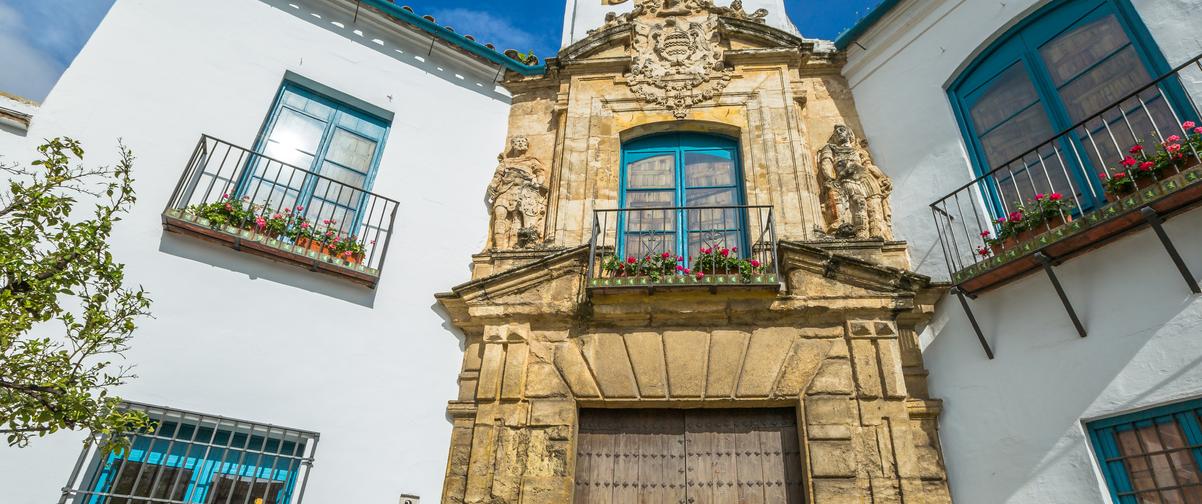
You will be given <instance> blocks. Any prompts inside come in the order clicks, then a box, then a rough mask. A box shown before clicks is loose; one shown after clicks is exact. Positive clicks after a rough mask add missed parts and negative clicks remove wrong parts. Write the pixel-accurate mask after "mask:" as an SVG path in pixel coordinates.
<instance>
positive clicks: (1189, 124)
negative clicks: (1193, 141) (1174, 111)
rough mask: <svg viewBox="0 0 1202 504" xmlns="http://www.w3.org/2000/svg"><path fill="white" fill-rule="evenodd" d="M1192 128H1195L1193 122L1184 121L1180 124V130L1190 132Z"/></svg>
mask: <svg viewBox="0 0 1202 504" xmlns="http://www.w3.org/2000/svg"><path fill="white" fill-rule="evenodd" d="M1194 126H1197V125H1196V124H1194V122H1193V121H1185V122H1183V123H1181V129H1187V130H1191V129H1194Z"/></svg>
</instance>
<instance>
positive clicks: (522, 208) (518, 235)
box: [487, 136, 547, 250]
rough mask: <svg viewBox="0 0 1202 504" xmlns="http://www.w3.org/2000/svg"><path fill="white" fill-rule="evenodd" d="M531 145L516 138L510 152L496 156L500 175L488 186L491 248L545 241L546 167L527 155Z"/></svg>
mask: <svg viewBox="0 0 1202 504" xmlns="http://www.w3.org/2000/svg"><path fill="white" fill-rule="evenodd" d="M529 150H530V142H529V140H527V139H526V137H520V136H519V137H514V138H513V139H511V140H510V142H509V150H507V151H506V152H503V153H501V154H500V155H499V156H497V163H498V165H497V172H496V174H494V175H493V178H492V183H490V184H489V185H488V200H487V201H488V207H489V209H490V211H491V213H492V223H491V228H492V233H491V238H492V239H491V247H490V248H492V249H494V250H511V249H519V248H529V247H533V246H537V245H539V244H540V243H541V242H542V237H543V220H544V219H545V217H546V215H547V186H546V185H545V184H544V183H543V165H542V163H541V162H540V161H539V160H538V159H535V158H534V157H533V156H530V155H529V154H527V151H529Z"/></svg>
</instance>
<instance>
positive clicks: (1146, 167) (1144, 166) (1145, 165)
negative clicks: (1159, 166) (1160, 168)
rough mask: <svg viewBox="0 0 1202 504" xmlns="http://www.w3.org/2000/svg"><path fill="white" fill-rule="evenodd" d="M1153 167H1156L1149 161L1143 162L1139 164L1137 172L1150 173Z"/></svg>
mask: <svg viewBox="0 0 1202 504" xmlns="http://www.w3.org/2000/svg"><path fill="white" fill-rule="evenodd" d="M1153 166H1156V163H1153V162H1151V161H1144V162H1142V163H1140V164H1139V171H1142V172H1150V171H1152V167H1153Z"/></svg>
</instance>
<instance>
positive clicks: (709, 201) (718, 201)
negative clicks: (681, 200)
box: [685, 188, 739, 207]
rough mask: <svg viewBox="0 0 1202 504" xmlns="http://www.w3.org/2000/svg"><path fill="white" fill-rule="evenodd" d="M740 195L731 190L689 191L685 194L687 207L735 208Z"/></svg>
mask: <svg viewBox="0 0 1202 504" xmlns="http://www.w3.org/2000/svg"><path fill="white" fill-rule="evenodd" d="M738 198H739V196H738V194H737V191H736V190H735V189H734V188H730V189H689V190H688V191H686V192H685V199H686V202H685V206H691V207H698V206H734V205H737V204H738V201H739V200H738Z"/></svg>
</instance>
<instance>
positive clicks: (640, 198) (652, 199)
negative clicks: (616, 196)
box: [626, 191, 676, 208]
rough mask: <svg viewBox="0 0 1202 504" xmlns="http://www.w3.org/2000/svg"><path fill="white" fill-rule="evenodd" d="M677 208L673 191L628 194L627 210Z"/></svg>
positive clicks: (633, 192) (632, 192)
mask: <svg viewBox="0 0 1202 504" xmlns="http://www.w3.org/2000/svg"><path fill="white" fill-rule="evenodd" d="M674 206H676V193H675V192H673V191H631V192H628V193H626V208H671V207H674Z"/></svg>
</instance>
